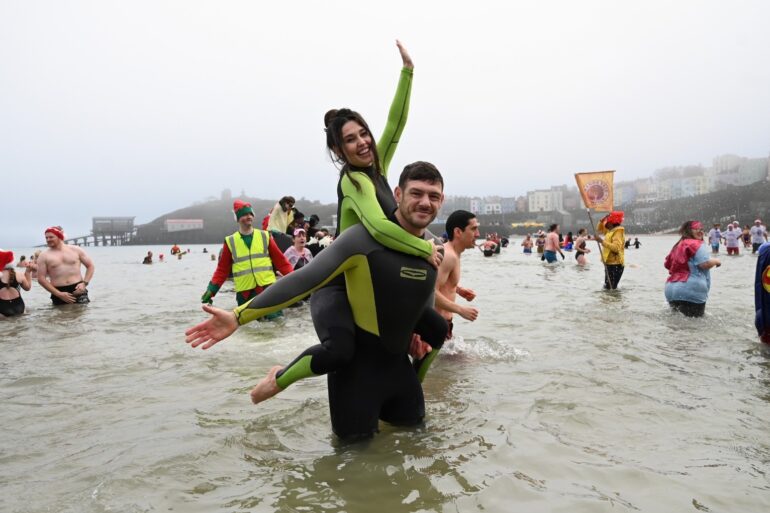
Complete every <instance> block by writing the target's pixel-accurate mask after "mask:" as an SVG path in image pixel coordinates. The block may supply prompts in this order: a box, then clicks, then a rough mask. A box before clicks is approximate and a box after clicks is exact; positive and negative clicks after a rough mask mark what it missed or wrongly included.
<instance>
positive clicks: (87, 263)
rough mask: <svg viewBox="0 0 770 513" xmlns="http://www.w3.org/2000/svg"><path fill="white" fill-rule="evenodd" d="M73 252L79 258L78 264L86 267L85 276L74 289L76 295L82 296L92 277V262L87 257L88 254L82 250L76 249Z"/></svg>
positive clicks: (93, 268) (93, 267)
mask: <svg viewBox="0 0 770 513" xmlns="http://www.w3.org/2000/svg"><path fill="white" fill-rule="evenodd" d="M75 251H77V252H78V255H79V256H80V263H81V264H83V265H84V266H86V276H85V278H83V281H82V282H80V283H78V284H77V286H76V287H75V292H77V293H78V294H83V293H85V291H86V287H87V286H88V284H89V283H91V278H93V277H94V270H95V266H94V261H93V260H91V257H89V256H88V254H87V253H86V252H85V251H83V250H82V249H80V248H78V247H76V248H75Z"/></svg>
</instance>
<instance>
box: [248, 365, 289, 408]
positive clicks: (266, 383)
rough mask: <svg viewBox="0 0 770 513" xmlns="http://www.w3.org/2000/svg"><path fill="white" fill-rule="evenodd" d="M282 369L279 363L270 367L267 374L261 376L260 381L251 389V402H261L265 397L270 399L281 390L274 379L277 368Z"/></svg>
mask: <svg viewBox="0 0 770 513" xmlns="http://www.w3.org/2000/svg"><path fill="white" fill-rule="evenodd" d="M281 369H283V367H281V366H280V365H276V366H275V367H272V368H271V369H270V370H269V371H268V373H267V376H265V377H264V378H262V381H260V382H259V383H257V386H255V387H254V388H252V389H251V402H252V403H254V404H258V403H261V402H262V401H264V400H265V399H270V398H271V397H273V396H274V395H275V394H277V393H278V392H280V391H281V387H279V386H278V383H277V382H276V380H275V375H276V374H277V373H278V371H279V370H281Z"/></svg>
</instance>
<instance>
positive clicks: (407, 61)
mask: <svg viewBox="0 0 770 513" xmlns="http://www.w3.org/2000/svg"><path fill="white" fill-rule="evenodd" d="M396 46H397V47H398V53H400V54H401V62H403V63H404V67H405V68H408V69H414V63H413V62H412V58H411V57H409V52H407V51H406V48H405V47H404V45H403V44H402V43H401V41H399V40H398V39H396Z"/></svg>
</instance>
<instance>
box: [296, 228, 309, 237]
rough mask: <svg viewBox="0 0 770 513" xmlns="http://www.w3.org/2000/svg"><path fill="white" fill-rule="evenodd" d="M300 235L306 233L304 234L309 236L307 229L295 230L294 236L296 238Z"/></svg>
mask: <svg viewBox="0 0 770 513" xmlns="http://www.w3.org/2000/svg"><path fill="white" fill-rule="evenodd" d="M300 233H304V234H307V232H306V231H305V229H304V228H297V229H295V230H294V236H295V237H296V236H297V235H299V234H300Z"/></svg>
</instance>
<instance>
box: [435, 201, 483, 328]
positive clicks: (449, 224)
mask: <svg viewBox="0 0 770 513" xmlns="http://www.w3.org/2000/svg"><path fill="white" fill-rule="evenodd" d="M446 233H447V237H448V238H449V241H447V243H446V244H444V260H442V262H441V265H440V266H439V268H438V276H437V277H436V311H437V312H438V313H440V314H441V315H442V316H443V317H444V319H446V321H447V324H448V325H449V332H448V333H447V339H450V338H452V328H453V325H452V315H453V314H458V315H459V316H460V317H462V318H463V319H466V320H469V321H475V320H476V317H478V315H479V310H478V308H473V307H472V306H462V305H458V304H457V303H455V299H456V298H457V296H458V295H459V296H460V297H462V298H463V299H466V300H468V301H473V299H474V298H475V297H476V293H475V292H473V291H472V290H471V289H465V288H463V287H460V285H459V283H460V255H461V254H462V252H463V251H465V250H466V249H470V248H473V247H475V245H476V239H477V238H479V221H478V219H476V216H475V215H474V214H472V213H470V212H468V211H466V210H456V211H454V212H452V213H451V214H450V215H449V217H448V218H447V221H446Z"/></svg>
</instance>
